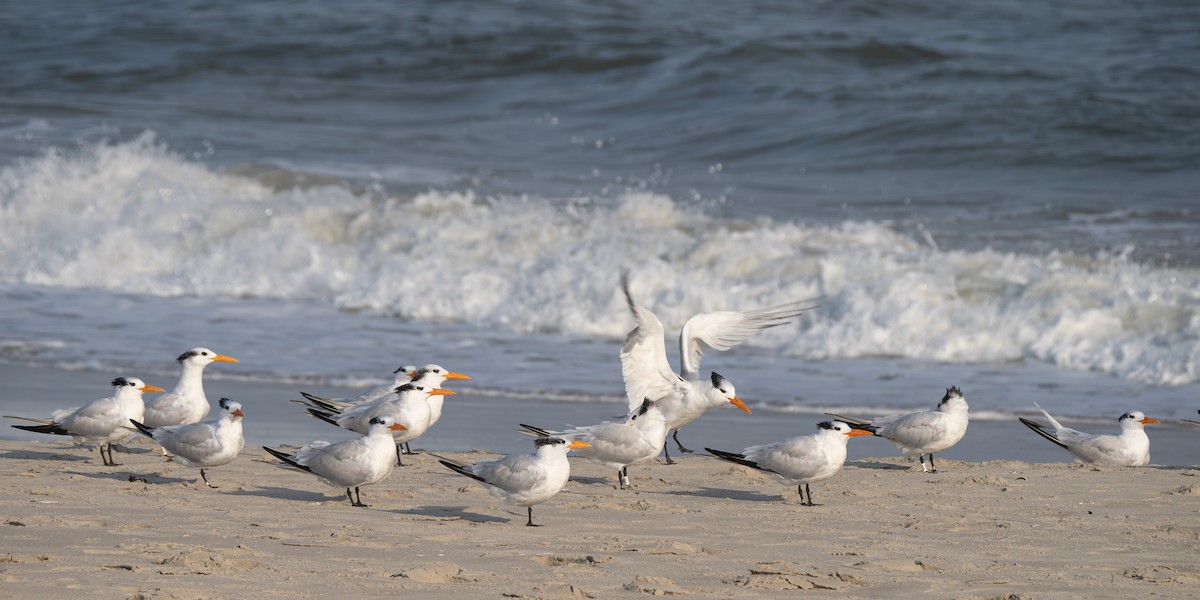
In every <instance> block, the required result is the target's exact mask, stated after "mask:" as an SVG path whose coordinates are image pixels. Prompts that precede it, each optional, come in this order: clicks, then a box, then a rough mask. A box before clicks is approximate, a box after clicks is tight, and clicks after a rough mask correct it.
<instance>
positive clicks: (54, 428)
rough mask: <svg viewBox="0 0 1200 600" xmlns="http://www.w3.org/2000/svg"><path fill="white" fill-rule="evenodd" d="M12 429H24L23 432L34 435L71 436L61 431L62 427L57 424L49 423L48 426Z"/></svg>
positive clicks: (21, 426) (22, 426)
mask: <svg viewBox="0 0 1200 600" xmlns="http://www.w3.org/2000/svg"><path fill="white" fill-rule="evenodd" d="M13 428H15V429H24V430H25V431H32V432H34V433H49V434H51V435H71V432H69V431H67V430H66V429H63V428H62V425H59V424H58V423H51V424H49V425H13Z"/></svg>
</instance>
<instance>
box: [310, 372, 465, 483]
mask: <svg viewBox="0 0 1200 600" xmlns="http://www.w3.org/2000/svg"><path fill="white" fill-rule="evenodd" d="M453 394H454V392H452V391H450V390H446V389H442V388H435V387H432V386H429V385H425V384H423V383H411V382H410V383H406V384H404V385H401V386H399V387H397V388H396V390H395V392H394V393H392V394H389V395H387V396H383V397H381V398H378V399H376V400H372V401H370V402H364V403H362V404H355V405H352V406H350V407H349V408H346V409H344V410H343V409H340V408H338V407H336V406H327V407H326V409H325V410H319V409H316V408H310V409H308V414H310V415H312V416H314V417H316V418H318V419H321V420H322V421H325V422H326V423H330V424H332V425H337V426H338V427H341V428H342V429H349V430H350V431H355V432H358V433H362V434H365V433H367V431H368V429H369V428H370V423H371V420H372V419H374V418H375V417H378V416H383V415H386V416H389V417H391V418H392V419H393V420H394V421H395V422H397V423H400V424H401V425H404V427H405V429H403V430H400V431H397V432H395V433H394V434H393V437H395V440H396V464H398V465H400V466H404V461H403V460H401V458H400V454H401V444H404V443H407V442H411V441H413V440H415V439H417V438H419V437H421V436H422V435H424V434H425V432H426V431H429V426H430V424H431V414H432V411H431V410H430V407H429V402H428V401H427V399H428V398H429V397H430V396H451V395H453Z"/></svg>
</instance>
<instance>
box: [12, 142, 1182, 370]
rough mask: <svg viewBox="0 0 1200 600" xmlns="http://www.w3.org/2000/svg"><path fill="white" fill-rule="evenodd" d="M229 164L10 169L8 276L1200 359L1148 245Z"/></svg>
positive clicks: (964, 348)
mask: <svg viewBox="0 0 1200 600" xmlns="http://www.w3.org/2000/svg"><path fill="white" fill-rule="evenodd" d="M290 181H291V182H290V183H289V184H288V185H285V186H281V185H278V182H277V181H275V182H273V181H267V180H265V178H261V177H260V178H256V177H253V176H247V175H245V174H237V173H234V172H224V171H220V170H216V169H213V168H211V167H208V166H206V165H204V164H203V163H201V162H197V161H196V160H193V159H189V158H186V157H183V156H181V155H179V154H176V153H174V152H172V151H170V150H169V149H168V148H166V147H165V146H164V145H163V144H161V143H159V142H158V141H157V140H156V139H155V138H154V136H153V135H152V134H146V135H143V136H142V137H140V138H138V139H137V140H134V141H131V142H127V143H121V144H97V145H93V146H88V147H85V148H82V149H79V150H76V151H71V152H63V151H51V152H47V153H45V154H43V155H41V156H38V157H36V158H30V159H24V160H21V161H20V162H17V163H15V164H12V165H9V166H7V167H5V168H3V170H0V254H2V255H3V256H4V260H3V262H0V282H3V283H6V284H10V285H17V284H32V285H40V286H48V287H62V288H101V289H105V290H110V291H117V292H130V293H148V294H156V295H163V296H183V295H189V296H202V297H203V296H218V297H225V298H239V297H252V298H268V299H270V298H278V299H287V300H301V301H315V302H319V303H326V304H330V305H333V306H335V307H337V308H339V309H343V310H348V311H372V312H378V313H382V314H388V315H395V316H397V317H400V318H403V319H408V320H413V321H427V322H462V323H470V324H477V325H485V326H494V327H499V328H503V329H505V330H508V331H512V332H517V333H546V332H552V333H553V332H557V333H565V334H569V335H574V336H604V337H619V336H623V335H624V334H625V332H626V331H627V330H628V328H629V326H630V320H629V317H628V314H627V311H626V310H625V308H624V306H623V302H624V300H623V298H622V296H621V294H620V291H619V289H618V276H619V273H620V270H621V269H622V268H624V267H629V268H630V269H631V270H632V272H633V280H632V281H633V283H632V287H633V293H634V296H635V298H636V299H637V300H638V301H639V302H640V303H642V304H644V305H645V306H648V307H651V308H652V309H653V310H654V311H655V312H656V313H657V314H658V315H659V317H660V318H661V319H662V320H663V321H664V322H665V323H666V324H667V327H668V328H669V329H672V330H674V329H675V328H677V327H678V326H680V325H681V324H682V322H683V321H684V320H685V319H686V318H687V317H688V316H690V315H691V314H693V313H696V312H699V311H705V310H718V309H730V308H752V307H759V306H765V305H773V304H781V303H785V302H791V301H795V300H800V299H812V300H813V303H814V304H818V305H819V307H818V308H815V309H813V310H812V311H810V312H809V313H808V314H807V315H806V316H805V317H804V318H803V319H802V320H801V322H800V324H799V326H798V327H791V328H780V329H776V330H771V331H767V332H765V333H764V334H762V335H760V336H759V337H757V338H755V339H754V340H753V341H752V342H751V343H752V344H756V345H760V346H766V347H771V348H777V349H779V350H781V351H784V352H786V353H788V354H790V355H793V356H797V357H802V358H809V359H815V358H857V357H876V356H899V357H909V358H915V359H920V360H933V361H950V362H968V363H971V362H992V361H1021V360H1035V361H1044V362H1047V363H1050V364H1054V365H1058V366H1061V367H1065V368H1070V369H1080V370H1094V371H1101V372H1106V373H1112V374H1115V375H1117V376H1120V377H1123V378H1126V379H1129V380H1134V381H1138V382H1144V383H1151V384H1183V383H1189V382H1193V381H1196V379H1197V375H1198V372H1200V274H1198V273H1197V272H1196V270H1193V269H1176V268H1156V267H1151V266H1147V265H1145V264H1140V263H1136V262H1134V261H1131V260H1129V258H1128V253H1127V252H1124V253H1121V252H1118V253H1101V254H1096V255H1091V256H1081V255H1076V254H1070V253H1063V252H1049V253H1044V254H1022V253H1012V252H997V251H991V250H986V249H985V250H956V249H948V248H941V249H939V247H938V245H937V243H936V239H937V235H938V234H937V232H936V231H933V232H930V233H931V237H929V238H927V239H922V240H915V239H913V238H911V237H909V236H907V235H905V234H901V233H898V232H897V231H896V229H895V228H893V227H891V226H890V224H889V223H886V222H844V223H835V224H828V223H806V222H804V221H802V220H790V221H788V220H781V219H770V218H765V217H761V218H758V219H755V220H730V219H725V218H722V217H720V216H718V215H716V214H713V211H709V210H706V209H703V208H700V207H696V206H692V205H688V204H684V203H681V202H678V201H675V200H674V199H672V198H669V197H667V196H664V195H661V194H656V193H651V192H645V191H630V192H627V193H625V194H623V195H619V196H616V197H612V198H547V197H544V196H539V195H537V194H535V193H533V192H531V193H530V194H529V195H527V196H522V197H482V196H479V195H477V194H475V193H473V192H472V191H470V190H440V189H434V190H429V191H426V192H424V193H421V194H417V195H412V196H396V195H389V194H387V193H386V192H384V191H381V190H378V189H376V190H371V189H362V188H360V187H356V186H354V185H351V184H349V183H343V182H332V183H331V182H330V181H329V180H328V179H319V180H317V179H312V178H306V177H304V176H303V175H297V176H295V177H293V178H291V180H290Z"/></svg>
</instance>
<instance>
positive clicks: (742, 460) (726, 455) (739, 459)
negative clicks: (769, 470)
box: [705, 448, 766, 471]
mask: <svg viewBox="0 0 1200 600" xmlns="http://www.w3.org/2000/svg"><path fill="white" fill-rule="evenodd" d="M705 450H707V451H708V453H709V454H711V455H713V456H715V457H717V458H719V459H721V460H727V461H729V462H731V463H736V464H739V465H742V466H743V467H750V468H751V469H758V470H760V471H765V470H766V469H763V468H762V467H760V466H758V463H756V462H754V461H752V460H746V455H744V454H737V453H734V452H726V451H724V450H714V449H713V448H705Z"/></svg>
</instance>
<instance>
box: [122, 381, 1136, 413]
mask: <svg viewBox="0 0 1200 600" xmlns="http://www.w3.org/2000/svg"><path fill="white" fill-rule="evenodd" d="M138 390H139V391H143V392H165V391H167V390H164V389H162V388H160V387H158V386H157V385H150V384H148V383H147V384H146V385H143V386H142V387H140V388H138ZM1157 422H1158V421H1155V423H1157Z"/></svg>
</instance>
